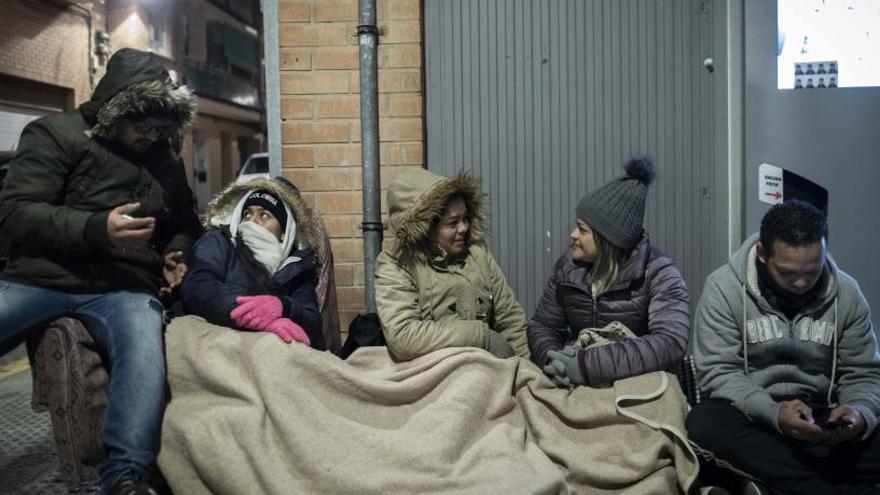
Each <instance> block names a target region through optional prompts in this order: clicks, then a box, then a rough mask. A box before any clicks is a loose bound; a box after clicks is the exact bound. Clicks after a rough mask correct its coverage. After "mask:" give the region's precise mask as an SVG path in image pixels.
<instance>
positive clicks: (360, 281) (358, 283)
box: [351, 263, 366, 287]
mask: <svg viewBox="0 0 880 495" xmlns="http://www.w3.org/2000/svg"><path fill="white" fill-rule="evenodd" d="M352 279H353V280H352V283H351V285H352V286H354V287H363V286H364V282H365V281H366V280H365V279H364V264H363V263H358V264H357V265H354V273H352Z"/></svg>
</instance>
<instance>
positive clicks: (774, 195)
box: [764, 191, 782, 199]
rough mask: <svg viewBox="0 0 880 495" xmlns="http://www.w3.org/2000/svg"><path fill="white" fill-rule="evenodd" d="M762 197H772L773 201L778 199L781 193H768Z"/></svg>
mask: <svg viewBox="0 0 880 495" xmlns="http://www.w3.org/2000/svg"><path fill="white" fill-rule="evenodd" d="M764 195H765V196H770V197H772V198H773V199H779V198H781V197H782V193H781V192H779V191H776V192H772V193H770V192H768V193H764Z"/></svg>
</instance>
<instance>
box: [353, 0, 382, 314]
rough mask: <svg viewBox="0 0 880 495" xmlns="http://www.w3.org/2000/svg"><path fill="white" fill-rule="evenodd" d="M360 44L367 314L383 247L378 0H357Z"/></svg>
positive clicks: (373, 299)
mask: <svg viewBox="0 0 880 495" xmlns="http://www.w3.org/2000/svg"><path fill="white" fill-rule="evenodd" d="M358 24H359V25H358V28H357V34H358V43H359V44H360V76H361V79H360V82H361V160H362V163H363V204H364V208H363V209H364V219H363V223H362V224H361V229H362V231H363V236H364V298H365V300H366V305H367V312H368V313H375V312H376V285H375V282H374V277H373V275H374V273H375V272H376V257H377V256H378V255H379V250H380V249H381V248H382V228H383V226H382V211H381V197H380V189H379V74H378V69H377V64H376V59H377V51H378V45H379V29H378V28H377V27H376V0H358Z"/></svg>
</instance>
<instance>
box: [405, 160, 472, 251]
mask: <svg viewBox="0 0 880 495" xmlns="http://www.w3.org/2000/svg"><path fill="white" fill-rule="evenodd" d="M456 193H459V194H461V195H462V196H464V198H465V202H466V203H467V204H468V209H469V210H470V214H471V219H470V220H471V223H470V231H469V234H468V240H469V242H470V243H471V244H473V243H482V241H483V237H484V235H485V232H484V227H483V225H484V223H485V218H484V215H483V202H484V195H483V193H482V192H481V191H480V183H479V181H477V179H475V178H473V177H471V176H469V175H463V174H460V175H456V176H455V177H452V178H449V177H443V176H441V175H438V174H435V173H433V172H429V171H428V170H425V169H422V168H418V169H406V170H404V171H402V172H400V173H399V174H398V175H397V177H396V178H395V179H394V180H393V181H392V182H391V184H389V186H388V210H389V216H390V217H391V229H392V230H393V231H394V245H393V253H394V256H395V257H397V258H398V259H402V260H406V259H412V258H416V257H418V258H422V259H428V258H429V257H431V256H433V254H434V253H433V252H432V250H433V249H434V248H433V246H431V245H430V242H429V241H428V236H429V234H430V232H431V228H432V227H433V225H434V223H435V221H436V220H437V219H438V218H439V217H440V216H441V215H442V214H443V209H444V208H445V207H446V203H447V202H448V201H449V197H450V196H452V195H454V194H456Z"/></svg>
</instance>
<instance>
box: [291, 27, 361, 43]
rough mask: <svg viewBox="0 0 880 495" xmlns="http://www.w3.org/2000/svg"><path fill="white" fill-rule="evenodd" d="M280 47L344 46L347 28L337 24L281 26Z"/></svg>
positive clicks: (346, 40) (346, 38) (346, 41)
mask: <svg viewBox="0 0 880 495" xmlns="http://www.w3.org/2000/svg"><path fill="white" fill-rule="evenodd" d="M280 29H281V33H280V38H281V46H345V45H347V44H348V32H349V30H348V28H347V27H346V26H344V25H337V24H282V25H281V28H280Z"/></svg>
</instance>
